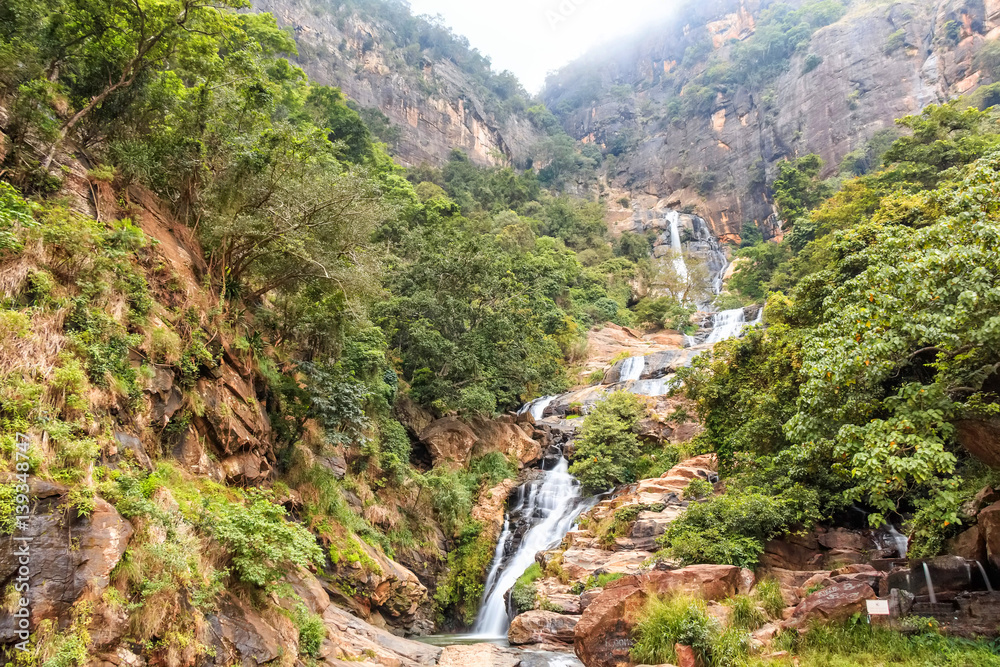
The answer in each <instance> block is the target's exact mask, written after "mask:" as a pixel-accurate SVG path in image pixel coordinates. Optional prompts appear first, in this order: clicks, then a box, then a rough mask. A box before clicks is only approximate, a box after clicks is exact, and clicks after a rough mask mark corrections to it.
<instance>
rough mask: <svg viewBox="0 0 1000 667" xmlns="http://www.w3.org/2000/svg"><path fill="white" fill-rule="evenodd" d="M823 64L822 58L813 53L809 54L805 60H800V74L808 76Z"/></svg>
mask: <svg viewBox="0 0 1000 667" xmlns="http://www.w3.org/2000/svg"><path fill="white" fill-rule="evenodd" d="M822 62H823V57H822V56H819V55H816V54H815V53H810V54H809V55H807V56H806V57H805V58H803V59H802V73H803V74H808V73H809V72H811V71H813V70H814V69H816V68H817V67H819V66H820V64H821V63H822Z"/></svg>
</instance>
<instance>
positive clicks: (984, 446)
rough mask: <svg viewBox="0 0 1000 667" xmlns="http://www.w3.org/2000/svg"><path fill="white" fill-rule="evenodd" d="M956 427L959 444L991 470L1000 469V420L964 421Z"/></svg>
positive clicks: (957, 423)
mask: <svg viewBox="0 0 1000 667" xmlns="http://www.w3.org/2000/svg"><path fill="white" fill-rule="evenodd" d="M955 426H956V427H957V428H956V433H955V436H956V438H957V439H958V442H959V444H961V445H962V446H963V447H965V449H966V450H968V452H969V453H970V454H972V455H973V456H975V457H976V458H977V459H979V460H980V461H982V462H983V463H985V464H986V465H988V466H990V467H991V468H1000V419H963V420H961V421H959V422H956V424H955Z"/></svg>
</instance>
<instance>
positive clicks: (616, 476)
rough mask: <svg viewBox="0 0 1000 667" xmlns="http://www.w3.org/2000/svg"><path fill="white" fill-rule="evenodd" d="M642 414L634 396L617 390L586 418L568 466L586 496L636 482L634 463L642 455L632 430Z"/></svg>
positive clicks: (638, 401) (640, 404)
mask: <svg viewBox="0 0 1000 667" xmlns="http://www.w3.org/2000/svg"><path fill="white" fill-rule="evenodd" d="M645 412H646V409H645V407H644V406H643V405H642V403H640V400H639V398H638V397H636V396H635V395H634V394H630V393H627V392H624V391H616V392H614V393H613V394H611V395H609V396H608V397H607V398H606V399H604V400H603V401H601V402H600V403H598V404H597V405H596V406H594V409H593V410H592V411H591V413H590V414H589V415H587V418H586V419H585V420H584V422H583V427H582V428H581V429H580V437H579V439H578V440H577V444H576V450H575V451H574V453H573V465H572V466H571V467H570V473H572V474H573V475H575V476H576V478H577V479H579V480H580V482H581V484H583V489H584V491H585V492H586V493H597V492H600V491H605V490H607V489H609V488H611V487H612V486H615V485H617V484H624V483H630V482H634V481H635V462H636V460H637V459H638V457H639V454H640V453H641V452H640V449H639V439H638V438H637V437H636V434H635V427H636V425H637V424H638V423H639V420H640V419H641V418H642V416H643V415H644V414H645Z"/></svg>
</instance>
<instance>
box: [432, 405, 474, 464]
mask: <svg viewBox="0 0 1000 667" xmlns="http://www.w3.org/2000/svg"><path fill="white" fill-rule="evenodd" d="M419 439H420V442H422V443H424V444H425V445H427V449H428V450H429V451H430V453H431V459H432V460H433V462H434V465H435V466H438V465H443V464H457V465H459V466H464V465H465V464H466V463H468V462H469V457H470V456H471V454H472V448H473V447H474V446H475V444H476V440H477V439H478V438H477V437H476V434H475V433H474V432H473V430H472V429H471V428H469V426H468V424H466V423H465V422H463V421H462V420H460V419H459V418H458V417H445V418H443V419H438V420H436V421H433V422H431V423H430V424H429V425H428V426H427V427H426V428H425V429H424V430H423V431H421V432H420V438H419Z"/></svg>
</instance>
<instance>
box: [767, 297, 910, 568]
mask: <svg viewBox="0 0 1000 667" xmlns="http://www.w3.org/2000/svg"><path fill="white" fill-rule="evenodd" d="M761 312H764V311H763V309H762V310H761ZM885 532H886V533H888V535H889V539H891V540H892V544H893V546H895V547H896V552H897V553H898V554H899V556H897V557H898V558H906V551H907V550H908V549H909V547H910V541H909V540H908V539H907V538H906V535H903V534H902V533H901V532H899V531H898V530H896V527H895V526H894V525H892V524H891V523H888V524H886V526H885Z"/></svg>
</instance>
